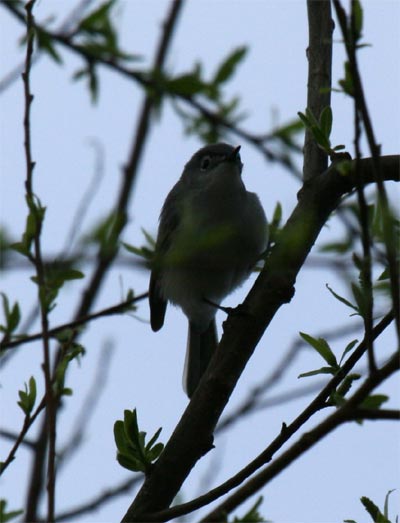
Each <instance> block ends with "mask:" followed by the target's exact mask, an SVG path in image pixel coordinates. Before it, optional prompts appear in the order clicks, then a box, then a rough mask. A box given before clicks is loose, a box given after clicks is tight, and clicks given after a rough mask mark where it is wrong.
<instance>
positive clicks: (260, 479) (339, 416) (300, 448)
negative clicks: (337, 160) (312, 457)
mask: <svg viewBox="0 0 400 523" xmlns="http://www.w3.org/2000/svg"><path fill="white" fill-rule="evenodd" d="M399 368H400V359H399V357H398V354H396V353H395V354H394V355H393V356H392V358H391V359H390V360H389V362H388V363H387V364H386V365H385V366H384V367H382V368H381V369H379V370H377V371H376V372H374V373H373V374H371V375H370V376H369V377H368V378H367V379H366V380H365V382H364V383H363V385H361V386H360V387H359V388H358V390H357V391H356V392H355V393H354V394H353V395H352V396H351V398H350V399H349V400H348V401H347V402H346V403H345V404H344V405H343V406H342V407H341V408H339V409H338V410H336V411H335V412H334V413H333V414H331V415H330V416H329V417H328V418H326V419H325V420H324V421H323V422H322V423H320V424H319V425H317V426H316V427H315V428H314V429H312V430H310V431H309V432H306V433H304V434H303V435H302V436H301V437H300V438H299V439H298V440H297V441H296V442H295V443H294V444H293V445H292V446H291V447H290V448H289V449H287V450H286V451H285V452H284V453H283V454H281V455H280V456H279V457H278V458H277V459H275V461H273V462H272V463H271V464H270V465H268V466H267V467H266V468H265V469H264V470H262V471H261V472H259V473H258V474H257V475H256V476H254V477H253V478H251V479H250V480H249V481H247V483H245V484H244V485H243V486H242V487H241V488H240V489H238V490H237V491H236V492H235V493H234V494H232V496H230V497H229V498H228V499H226V500H225V501H224V502H223V503H221V505H220V506H219V507H217V508H216V509H214V510H213V511H212V512H211V513H209V514H207V516H205V518H204V519H203V520H202V522H204V523H205V522H212V521H215V522H217V521H222V518H223V517H225V518H226V515H227V514H229V513H230V512H232V510H234V509H235V508H236V507H238V506H239V505H240V504H241V503H242V502H243V501H245V500H246V499H248V498H249V497H250V496H251V495H253V494H254V493H255V492H257V491H258V490H259V489H260V488H262V487H263V486H264V485H266V484H267V483H268V482H269V481H271V479H273V478H274V477H276V476H277V475H278V474H279V473H280V472H281V471H282V470H284V469H285V468H286V467H287V466H288V465H290V464H291V463H293V461H295V460H296V459H297V458H298V457H299V456H301V455H302V454H303V453H304V452H305V451H307V450H308V449H309V448H311V447H312V446H313V445H315V444H316V443H317V442H318V441H320V440H321V439H323V438H324V437H325V436H327V435H328V434H329V433H330V432H332V431H333V430H335V429H336V428H337V427H339V426H340V425H342V424H343V423H345V422H347V421H352V420H354V413H355V412H357V406H358V405H359V404H360V402H361V401H362V400H363V399H365V398H366V397H367V396H368V395H369V393H370V392H371V391H372V390H374V389H375V388H376V387H377V386H378V385H380V384H381V383H382V382H383V381H385V380H386V379H387V378H388V377H389V376H391V375H392V374H393V373H394V372H396V371H398V370H399Z"/></svg>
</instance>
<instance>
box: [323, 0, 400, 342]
mask: <svg viewBox="0 0 400 523" xmlns="http://www.w3.org/2000/svg"><path fill="white" fill-rule="evenodd" d="M333 3H334V6H335V11H336V15H337V18H338V21H339V24H340V29H341V31H342V34H343V39H344V45H345V48H346V53H347V56H348V59H349V65H350V70H351V78H352V83H353V88H354V100H355V103H356V106H357V110H358V111H359V113H360V115H361V117H362V120H363V124H364V129H365V134H366V137H367V141H368V146H369V149H370V152H371V156H372V159H373V171H374V178H375V182H376V185H377V188H378V202H379V204H380V205H381V209H382V228H383V236H384V241H385V247H386V255H387V261H388V266H389V276H390V291H391V296H392V302H393V311H394V315H395V322H396V331H397V338H398V340H400V282H399V266H398V249H399V246H398V244H397V241H396V234H395V225H394V220H393V217H392V213H391V210H390V205H389V200H388V196H387V193H386V189H385V186H384V183H383V182H384V177H383V171H382V165H381V156H380V154H381V150H380V149H381V148H380V145H378V143H377V141H376V139H375V133H374V130H373V127H372V122H371V118H370V114H369V111H368V106H367V102H366V99H365V94H364V88H363V84H362V81H361V76H360V72H359V68H358V60H357V52H356V51H357V42H355V41H354V38H353V37H352V34H351V32H350V31H349V30H348V24H347V16H346V12H345V10H344V9H343V7H342V5H341V3H340V1H339V0H333ZM353 10H354V1H353V0H352V11H353Z"/></svg>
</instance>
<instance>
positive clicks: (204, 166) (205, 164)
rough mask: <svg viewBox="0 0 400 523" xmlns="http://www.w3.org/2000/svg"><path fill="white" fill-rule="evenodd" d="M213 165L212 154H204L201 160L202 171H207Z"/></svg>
mask: <svg viewBox="0 0 400 523" xmlns="http://www.w3.org/2000/svg"><path fill="white" fill-rule="evenodd" d="M210 165H211V158H210V156H204V157H203V158H202V160H201V164H200V169H201V170H202V171H206V170H207V169H208V168H209V167H210Z"/></svg>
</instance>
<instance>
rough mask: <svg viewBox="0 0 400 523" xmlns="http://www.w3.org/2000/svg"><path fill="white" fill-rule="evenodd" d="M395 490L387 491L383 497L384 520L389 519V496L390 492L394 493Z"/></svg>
mask: <svg viewBox="0 0 400 523" xmlns="http://www.w3.org/2000/svg"><path fill="white" fill-rule="evenodd" d="M395 490H396V489H392V490H389V491H388V493H387V494H386V496H385V506H384V509H383V515H384V516H385V518H389V496H390V494H391V493H392V492H394V491H395Z"/></svg>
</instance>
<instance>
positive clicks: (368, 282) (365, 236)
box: [354, 102, 376, 373]
mask: <svg viewBox="0 0 400 523" xmlns="http://www.w3.org/2000/svg"><path fill="white" fill-rule="evenodd" d="M354 130H355V132H354V147H355V152H356V166H355V174H356V182H357V186H356V189H357V198H358V207H359V212H360V217H359V221H360V226H361V243H362V249H363V259H362V262H361V263H362V266H361V270H360V275H361V292H363V295H364V297H365V302H364V304H365V307H364V310H363V311H362V318H363V322H364V329H365V340H366V343H367V346H368V351H367V352H368V364H369V371H370V372H371V373H372V372H375V370H376V361H375V356H374V342H373V339H372V336H371V334H372V324H373V316H374V297H373V293H372V268H371V262H372V260H371V236H370V225H369V224H370V219H369V216H368V215H369V211H368V206H367V202H366V200H365V194H364V186H363V183H362V180H361V172H360V159H361V151H360V137H361V127H360V115H359V112H358V108H357V103H356V102H355V103H354Z"/></svg>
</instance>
